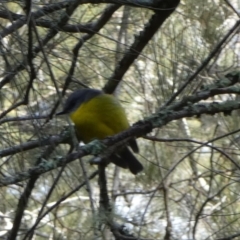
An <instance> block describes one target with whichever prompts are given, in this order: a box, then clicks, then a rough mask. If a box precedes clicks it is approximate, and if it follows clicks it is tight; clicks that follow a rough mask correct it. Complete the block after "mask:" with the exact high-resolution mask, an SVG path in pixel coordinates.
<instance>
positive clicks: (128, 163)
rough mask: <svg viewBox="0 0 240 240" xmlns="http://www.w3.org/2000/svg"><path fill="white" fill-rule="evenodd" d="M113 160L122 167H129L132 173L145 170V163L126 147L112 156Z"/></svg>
mask: <svg viewBox="0 0 240 240" xmlns="http://www.w3.org/2000/svg"><path fill="white" fill-rule="evenodd" d="M111 160H112V162H113V163H115V164H116V165H117V166H119V167H122V168H129V170H130V171H131V173H133V174H137V173H139V172H141V171H142V170H143V165H142V164H141V163H140V162H139V161H138V160H137V158H136V157H135V156H134V155H133V154H132V153H131V151H130V150H129V149H128V148H127V147H124V148H123V149H121V151H120V152H119V153H117V154H115V155H114V156H113V157H112V159H111Z"/></svg>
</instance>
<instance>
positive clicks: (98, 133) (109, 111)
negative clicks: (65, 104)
mask: <svg viewBox="0 0 240 240" xmlns="http://www.w3.org/2000/svg"><path fill="white" fill-rule="evenodd" d="M70 118H71V120H72V121H73V123H74V124H75V126H76V130H77V134H78V136H79V137H80V139H81V140H82V141H83V142H85V143H88V142H90V141H91V140H93V139H103V138H106V137H108V136H112V135H114V134H117V133H119V132H121V131H123V130H126V129H127V128H128V127H129V123H128V120H127V117H126V114H125V111H124V109H123V108H122V106H121V105H120V103H119V102H118V100H117V99H116V98H114V97H113V96H111V95H108V94H102V95H98V96H96V97H94V98H93V99H91V100H89V101H88V102H86V103H83V104H81V106H80V107H79V108H78V109H77V110H76V111H75V112H72V113H71V114H70Z"/></svg>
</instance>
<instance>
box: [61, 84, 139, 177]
mask: <svg viewBox="0 0 240 240" xmlns="http://www.w3.org/2000/svg"><path fill="white" fill-rule="evenodd" d="M63 114H68V115H69V117H70V119H71V121H72V122H73V123H74V125H75V129H76V135H77V138H78V140H79V141H83V142H84V143H85V144H86V143H89V142H91V141H92V140H95V139H99V140H101V139H104V138H106V137H109V136H113V135H115V134H117V133H120V132H122V131H124V130H126V129H128V128H129V127H130V125H129V122H128V120H127V116H126V113H125V110H124V108H123V107H122V106H121V104H120V102H119V101H118V100H117V98H115V97H114V96H113V95H111V94H106V93H104V92H103V91H101V90H98V89H92V88H84V89H78V90H75V91H74V92H73V93H71V94H70V95H69V97H68V98H67V100H66V102H65V104H64V107H63V110H62V111H61V112H59V113H57V114H56V115H63ZM129 146H130V147H131V149H132V150H133V151H134V152H135V153H138V152H139V148H138V145H137V142H136V139H131V140H130V141H129ZM110 162H112V163H114V164H116V165H117V166H119V167H121V168H125V169H129V170H130V172H131V173H133V174H134V175H136V174H137V173H139V172H141V171H142V170H143V165H142V164H141V163H140V162H139V161H138V159H137V158H136V157H135V156H134V155H133V153H132V152H131V151H130V149H129V147H128V146H124V147H122V148H120V149H119V150H118V151H117V152H116V153H114V154H113V155H112V156H111V157H110Z"/></svg>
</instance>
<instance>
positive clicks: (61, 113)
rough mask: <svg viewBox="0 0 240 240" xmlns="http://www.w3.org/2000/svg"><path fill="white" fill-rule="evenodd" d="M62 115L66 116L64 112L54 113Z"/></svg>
mask: <svg viewBox="0 0 240 240" xmlns="http://www.w3.org/2000/svg"><path fill="white" fill-rule="evenodd" d="M63 114H66V112H65V111H61V112H58V113H56V115H63Z"/></svg>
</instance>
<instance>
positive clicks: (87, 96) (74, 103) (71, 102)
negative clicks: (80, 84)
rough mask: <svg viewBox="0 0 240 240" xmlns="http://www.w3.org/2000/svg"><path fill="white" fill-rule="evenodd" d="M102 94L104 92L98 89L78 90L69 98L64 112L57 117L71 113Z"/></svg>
mask: <svg viewBox="0 0 240 240" xmlns="http://www.w3.org/2000/svg"><path fill="white" fill-rule="evenodd" d="M101 94H103V92H102V91H100V90H97V89H90V88H85V89H79V90H76V91H74V92H73V93H72V94H70V96H69V97H68V99H67V101H66V103H65V105H64V108H63V110H62V111H61V112H59V113H57V114H56V115H62V114H67V113H71V112H73V111H75V110H76V109H77V108H79V106H80V105H81V104H82V103H85V102H87V101H89V100H91V99H92V98H94V97H96V96H98V95H101Z"/></svg>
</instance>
